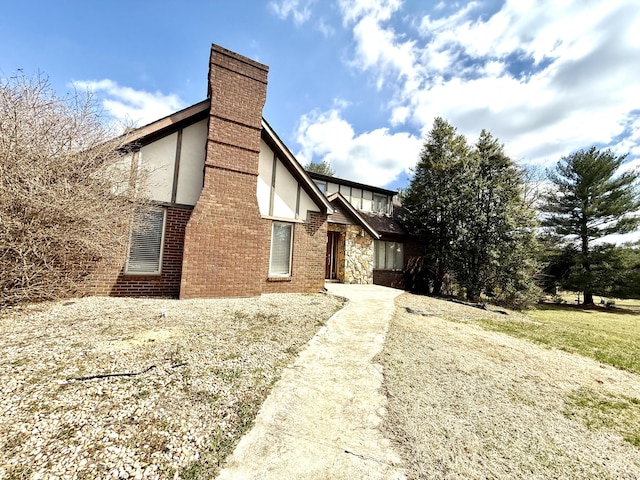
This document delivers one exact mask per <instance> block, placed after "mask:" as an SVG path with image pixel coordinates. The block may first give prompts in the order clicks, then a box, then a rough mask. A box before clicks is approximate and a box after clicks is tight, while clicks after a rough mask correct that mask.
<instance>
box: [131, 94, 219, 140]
mask: <svg viewBox="0 0 640 480" xmlns="http://www.w3.org/2000/svg"><path fill="white" fill-rule="evenodd" d="M210 106H211V100H210V99H208V98H207V99H206V100H203V101H201V102H198V103H196V104H194V105H191V106H190V107H187V108H183V109H182V110H179V111H177V112H175V113H172V114H171V115H167V116H166V117H163V118H161V119H160V120H156V121H155V122H151V123H149V124H147V125H144V126H143V127H140V128H136V129H134V130H131V131H130V132H127V133H125V134H124V138H125V140H126V143H128V144H130V143H135V142H140V143H150V142H152V141H154V140H156V139H157V138H160V137H164V136H165V135H168V134H169V133H172V131H173V130H177V129H178V128H180V127H184V126H187V125H190V124H192V123H195V122H197V121H199V120H204V119H205V118H207V115H208V113H209V108H210Z"/></svg>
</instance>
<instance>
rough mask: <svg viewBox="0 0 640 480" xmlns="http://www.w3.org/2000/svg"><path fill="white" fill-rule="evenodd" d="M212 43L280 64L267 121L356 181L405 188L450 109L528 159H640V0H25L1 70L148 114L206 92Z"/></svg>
mask: <svg viewBox="0 0 640 480" xmlns="http://www.w3.org/2000/svg"><path fill="white" fill-rule="evenodd" d="M212 43H215V44H218V45H221V46H223V47H225V48H228V49H230V50H233V51H235V52H238V53H240V54H242V55H245V56H247V57H249V58H252V59H254V60H257V61H259V62H261V63H264V64H266V65H268V66H269V69H270V70H269V84H268V89H267V102H266V105H265V108H264V111H263V116H264V117H265V119H266V120H267V121H268V122H269V123H270V124H271V125H272V127H273V128H274V129H275V131H276V132H277V133H278V135H279V136H280V138H281V139H282V140H283V141H284V142H285V143H286V145H287V146H288V147H289V149H290V150H291V151H292V152H293V153H294V154H295V155H296V158H297V159H298V161H299V162H300V163H301V164H303V165H304V164H306V163H308V162H309V161H316V162H318V161H321V160H328V161H329V162H330V163H331V165H332V167H333V168H334V170H335V172H336V175H337V176H339V177H341V178H346V179H350V180H354V181H358V182H361V183H365V184H371V185H376V186H381V187H386V188H391V189H396V188H401V187H405V186H407V184H408V181H409V179H410V178H411V171H412V170H411V169H412V168H413V167H414V166H415V165H416V162H417V160H418V156H419V153H420V149H421V147H422V145H423V143H424V139H425V136H426V135H427V133H428V132H429V130H430V129H431V127H432V125H433V120H434V118H435V117H442V118H444V119H445V120H447V121H449V123H451V124H452V125H454V126H455V127H456V128H457V129H458V132H459V133H462V134H464V135H465V136H466V137H467V139H468V140H469V142H470V143H474V142H475V141H476V140H477V138H478V136H479V134H480V132H481V130H482V129H486V130H488V131H489V132H491V133H492V134H493V136H494V137H496V138H498V139H499V140H500V142H502V143H503V144H504V147H505V151H506V153H507V154H508V155H510V156H511V158H512V159H514V160H515V161H516V162H517V163H518V164H520V165H522V166H526V167H531V166H534V167H539V168H546V167H551V166H553V165H554V164H555V163H556V162H557V161H558V160H559V159H560V158H561V157H562V156H563V155H567V154H569V153H571V152H574V151H576V150H578V149H580V148H588V147H590V146H592V145H596V146H598V147H600V148H611V149H612V150H613V151H614V152H615V153H616V154H628V155H629V156H628V157H627V160H626V163H625V165H624V168H636V167H640V1H639V0H606V1H604V0H506V1H499V0H487V1H482V0H477V1H428V0H404V1H402V0H264V1H262V0H245V1H242V0H208V1H205V0H199V1H195V0H182V1H180V2H177V1H175V2H169V1H164V0H154V1H151V0H149V1H142V0H127V1H123V0H103V1H98V0H92V1H87V0H83V1H80V0H57V1H51V0H30V1H24V2H10V3H8V4H7V5H4V6H3V14H2V16H0V77H7V76H11V75H15V74H16V72H18V71H22V72H24V73H25V74H28V75H30V74H34V73H36V72H40V73H42V74H44V75H46V76H48V78H49V82H50V84H51V86H52V87H53V88H54V89H55V90H56V91H57V92H58V93H59V94H60V95H64V94H66V93H68V92H72V91H73V89H74V87H75V88H79V89H80V90H85V89H90V90H91V91H92V92H93V94H94V95H95V99H96V101H98V102H99V103H100V104H101V105H102V106H103V107H104V110H105V113H107V114H108V115H110V116H111V117H113V118H115V119H118V120H124V121H134V122H136V123H137V125H139V126H142V125H144V124H146V123H149V122H151V121H153V120H156V119H158V118H161V117H163V116H165V115H168V114H170V113H172V112H175V111H177V110H179V109H181V108H184V107H187V106H189V105H192V104H194V103H197V102H199V101H201V100H203V99H204V98H205V97H206V92H207V69H208V60H209V51H210V47H211V44H212Z"/></svg>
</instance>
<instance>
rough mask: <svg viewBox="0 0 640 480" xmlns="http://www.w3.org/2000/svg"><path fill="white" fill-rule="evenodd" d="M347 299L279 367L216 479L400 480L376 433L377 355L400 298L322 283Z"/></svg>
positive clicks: (379, 408) (379, 411) (379, 407)
mask: <svg viewBox="0 0 640 480" xmlns="http://www.w3.org/2000/svg"><path fill="white" fill-rule="evenodd" d="M327 288H328V290H329V292H330V293H333V294H336V295H341V296H344V297H347V298H349V300H350V301H349V303H348V304H347V305H346V306H345V308H343V309H342V310H340V311H339V312H338V313H336V314H335V315H334V316H333V317H332V318H331V319H330V320H329V322H328V324H327V326H326V330H325V329H323V331H322V332H320V333H319V334H318V335H317V336H316V337H315V338H314V339H313V340H312V341H311V345H310V346H309V347H308V348H307V349H306V350H305V351H303V352H302V353H301V354H300V356H299V357H298V359H297V361H296V363H295V364H294V365H293V367H291V368H289V369H287V370H286V371H285V372H284V374H283V375H282V378H281V380H280V381H279V382H278V383H277V384H276V385H275V387H274V389H273V391H272V393H271V394H270V395H269V397H268V398H267V400H266V401H265V403H264V404H263V406H262V408H261V410H260V413H259V414H258V417H257V418H256V422H255V426H254V427H253V429H252V430H251V431H250V432H249V433H248V434H247V435H245V436H244V437H243V438H242V440H241V441H240V443H239V444H238V446H237V447H236V449H235V451H234V453H233V455H232V456H231V457H229V459H228V461H227V464H226V468H224V469H223V470H222V471H221V473H220V475H219V476H218V479H220V480H226V479H233V480H238V479H278V480H284V479H328V478H331V479H354V480H355V479H403V478H404V474H403V470H402V469H401V468H400V466H399V464H400V458H399V457H398V456H397V455H396V454H395V452H393V451H392V448H391V445H390V442H389V441H388V440H387V439H386V438H384V437H383V435H382V434H381V433H380V430H379V427H380V425H381V420H382V419H381V415H384V413H385V404H386V399H385V398H384V396H383V395H382V394H381V393H380V391H379V389H380V385H381V382H382V373H381V367H380V366H379V365H375V364H373V363H372V358H373V357H374V356H375V355H376V354H377V353H378V352H379V351H380V350H381V348H382V346H383V343H384V339H385V335H386V332H387V329H388V326H389V320H390V319H391V316H392V315H393V311H394V303H393V299H394V298H395V297H396V296H397V295H398V294H399V293H401V292H400V291H399V290H394V289H390V288H386V287H380V286H374V285H341V284H329V285H328V286H327Z"/></svg>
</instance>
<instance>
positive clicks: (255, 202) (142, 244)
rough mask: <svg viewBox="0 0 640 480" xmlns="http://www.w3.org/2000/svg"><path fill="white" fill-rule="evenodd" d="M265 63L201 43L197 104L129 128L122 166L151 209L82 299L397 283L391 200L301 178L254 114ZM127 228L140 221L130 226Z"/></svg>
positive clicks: (380, 192)
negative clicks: (143, 176) (204, 61)
mask: <svg viewBox="0 0 640 480" xmlns="http://www.w3.org/2000/svg"><path fill="white" fill-rule="evenodd" d="M267 74H268V67H267V66H265V65H262V64H260V63H258V62H255V61H253V60H251V59H248V58H246V57H243V56H242V55H239V54H237V53H234V52H231V51H229V50H226V49H224V48H222V47H219V46H217V45H212V48H211V57H210V66H209V84H208V96H207V97H208V98H207V99H206V100H203V101H201V102H199V103H197V104H195V105H192V106H190V107H188V108H186V109H184V110H181V111H179V112H176V113H174V114H172V115H170V116H168V117H165V118H163V119H160V120H158V121H156V122H153V123H151V124H149V125H146V126H144V127H141V128H139V129H137V130H135V131H133V132H132V133H131V135H130V137H129V138H130V142H131V143H130V145H131V147H132V148H131V150H132V153H131V154H130V155H129V156H128V157H127V158H126V159H125V161H124V162H123V165H122V166H123V168H127V169H131V171H132V173H136V172H148V177H149V181H148V182H147V183H146V184H145V187H144V188H146V192H145V193H146V194H147V196H148V197H149V198H150V199H151V200H152V201H153V204H154V205H155V208H154V209H153V210H152V211H151V212H150V213H148V214H146V215H145V218H144V219H142V218H136V219H133V220H134V221H133V223H134V225H133V228H132V229H131V233H130V240H129V244H128V247H127V251H126V252H123V260H122V261H121V262H116V263H114V264H101V265H100V266H99V268H97V269H96V271H95V272H94V273H93V274H92V275H91V277H90V278H89V279H88V282H87V285H88V293H92V294H103V295H115V296H171V297H179V298H195V297H235V296H256V295H260V294H262V293H276V292H317V291H320V290H322V289H323V287H324V281H325V278H328V279H332V280H338V281H343V282H349V283H372V282H375V283H382V284H387V285H401V277H402V274H401V271H402V268H403V265H404V255H403V243H402V242H403V239H404V238H405V237H406V231H405V230H404V229H403V228H402V226H401V224H400V223H399V222H398V221H397V219H396V218H395V217H394V215H393V213H394V211H395V209H397V208H398V206H397V205H396V204H394V202H393V196H394V194H395V192H392V191H389V190H384V189H380V188H376V187H370V186H366V185H361V184H358V183H355V182H349V181H346V180H340V179H337V178H333V177H324V176H322V175H316V174H309V173H307V172H306V171H305V170H304V169H303V168H302V167H301V166H300V164H299V163H298V162H297V161H296V159H295V158H294V156H293V155H292V154H291V152H290V151H289V150H288V148H287V147H286V146H285V145H284V143H283V142H282V141H281V140H280V138H279V137H278V136H277V134H276V133H275V132H274V131H273V129H272V128H271V126H270V125H269V124H268V123H267V122H266V121H265V120H264V119H263V118H262V108H263V106H264V103H265V100H266V89H267ZM137 224H140V225H141V224H144V225H146V227H145V228H136V227H137Z"/></svg>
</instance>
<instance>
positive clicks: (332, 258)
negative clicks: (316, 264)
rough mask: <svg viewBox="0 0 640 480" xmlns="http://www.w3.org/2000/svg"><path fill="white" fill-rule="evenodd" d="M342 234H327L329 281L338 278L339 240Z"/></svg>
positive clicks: (326, 268) (326, 267) (326, 276)
mask: <svg viewBox="0 0 640 480" xmlns="http://www.w3.org/2000/svg"><path fill="white" fill-rule="evenodd" d="M339 238H340V232H327V260H326V263H325V275H324V278H326V279H327V280H335V279H336V278H338V275H337V270H338V269H337V268H336V267H337V265H338V239H339Z"/></svg>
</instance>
